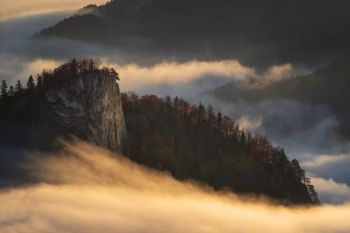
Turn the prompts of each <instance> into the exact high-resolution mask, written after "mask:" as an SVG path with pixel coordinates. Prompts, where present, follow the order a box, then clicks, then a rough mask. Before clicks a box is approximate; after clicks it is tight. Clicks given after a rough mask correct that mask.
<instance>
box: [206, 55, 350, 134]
mask: <svg viewBox="0 0 350 233" xmlns="http://www.w3.org/2000/svg"><path fill="white" fill-rule="evenodd" d="M349 86H350V61H349V60H344V61H342V62H337V63H332V64H329V65H327V66H325V67H322V68H320V69H318V70H316V71H314V72H313V73H311V74H308V75H303V76H297V77H292V78H289V79H285V80H281V81H279V82H275V83H272V84H270V85H268V86H266V87H265V88H260V89H250V88H241V87H239V86H237V85H235V84H233V83H230V84H227V85H225V86H222V87H219V88H216V89H214V90H212V91H209V94H210V95H212V96H214V97H216V98H218V99H220V100H223V101H225V102H237V101H239V100H240V99H242V100H245V101H248V102H258V101H263V100H269V99H288V100H294V101H298V102H301V103H306V104H317V105H324V106H327V107H328V108H329V109H330V110H331V111H332V112H333V113H334V114H335V115H336V116H337V118H338V119H339V120H340V127H339V130H340V131H341V132H342V133H343V134H344V135H346V136H347V137H350V123H349V117H350V110H349V107H348V105H349V100H350V92H349Z"/></svg>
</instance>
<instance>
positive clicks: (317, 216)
mask: <svg viewBox="0 0 350 233" xmlns="http://www.w3.org/2000/svg"><path fill="white" fill-rule="evenodd" d="M29 158H31V159H30V161H29V162H28V163H27V164H26V165H25V169H27V170H28V172H29V173H30V174H31V176H33V177H35V178H36V179H37V180H38V181H40V182H39V183H38V184H35V185H30V186H26V187H17V188H13V189H9V190H5V191H2V192H1V193H0V232H16V233H21V232H26V233H31V232H48V233H51V232H52V233H56V232H152V233H156V232H171V233H175V232H181V233H182V232H194V233H195V232H220V233H223V232H249V233H251V232H278V233H281V232H293V233H294V232H349V230H350V222H349V221H348V220H349V218H350V204H342V205H339V206H333V205H324V206H317V207H284V206H278V205H276V204H271V203H270V202H268V201H263V199H259V200H257V199H254V200H253V199H252V198H241V197H239V196H237V195H235V194H232V193H227V192H226V193H217V192H214V191H212V190H211V189H209V188H207V187H203V186H199V185H198V184H193V183H190V182H180V181H176V180H174V179H173V178H171V177H170V176H169V175H167V174H165V173H161V172H158V171H154V170H151V169H147V168H145V167H142V166H140V165H136V164H134V163H132V162H130V161H128V160H127V159H125V158H123V157H122V156H119V155H115V154H112V153H111V152H108V151H106V150H103V149H101V148H98V147H95V146H92V145H89V144H86V143H83V142H74V143H71V144H66V145H65V149H64V150H63V151H62V152H60V153H56V154H42V153H39V152H35V153H31V154H30V156H29Z"/></svg>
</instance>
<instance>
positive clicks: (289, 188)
mask: <svg viewBox="0 0 350 233" xmlns="http://www.w3.org/2000/svg"><path fill="white" fill-rule="evenodd" d="M123 109H124V113H125V117H126V124H127V132H128V141H127V147H126V151H125V153H126V155H127V156H128V157H130V158H131V159H132V160H134V161H136V162H138V163H141V164H146V165H148V166H151V167H154V168H157V169H160V170H166V171H169V172H170V173H171V174H172V175H173V176H174V177H176V178H178V179H194V180H199V181H201V182H204V183H207V184H209V185H211V186H212V187H214V188H215V189H222V188H229V189H230V190H233V191H235V192H238V193H251V194H264V195H267V196H269V197H272V198H275V199H279V200H282V201H287V202H288V201H291V202H293V203H309V202H317V201H318V198H317V193H316V192H315V190H314V189H313V186H312V185H311V183H310V180H309V178H307V177H306V176H305V174H304V171H303V170H302V169H301V168H300V166H299V163H298V161H297V160H293V161H291V162H290V161H289V160H288V158H287V157H286V155H285V153H284V151H283V149H281V148H274V147H272V146H271V145H270V144H269V142H268V141H267V139H266V138H264V137H262V136H258V135H257V136H252V135H251V134H250V133H247V132H244V131H241V130H240V129H239V126H238V124H236V123H235V122H234V121H233V120H232V119H231V118H229V117H227V116H222V115H221V113H214V112H213V110H212V107H211V106H209V107H208V108H205V107H204V106H203V105H201V104H199V105H198V106H197V105H191V104H189V103H188V102H186V101H184V100H183V99H179V98H175V99H171V98H170V97H167V98H165V99H161V98H158V97H156V96H154V95H149V96H143V97H138V96H137V95H134V94H124V95H123Z"/></svg>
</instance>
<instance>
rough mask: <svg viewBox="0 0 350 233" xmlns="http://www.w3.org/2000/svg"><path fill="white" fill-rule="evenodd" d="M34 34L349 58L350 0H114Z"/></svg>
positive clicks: (164, 47) (211, 55)
mask: <svg viewBox="0 0 350 233" xmlns="http://www.w3.org/2000/svg"><path fill="white" fill-rule="evenodd" d="M95 11H96V12H98V13H97V14H93V15H80V16H73V17H71V18H67V19H65V20H63V21H61V22H59V23H58V24H56V25H54V26H52V27H49V28H46V29H44V30H42V31H41V32H40V33H39V34H38V35H37V36H38V37H45V36H59V37H64V38H71V39H76V40H81V41H85V42H92V43H98V44H103V45H107V46H113V47H118V48H124V49H125V50H127V51H129V50H130V51H133V50H136V51H137V50H139V51H141V50H145V51H148V52H152V53H159V54H162V55H164V56H167V55H175V57H176V56H177V57H179V59H181V57H184V58H187V59H191V58H192V59H193V58H197V59H224V58H232V57H234V58H237V59H239V60H240V61H241V62H242V63H244V64H249V65H259V64H262V65H264V64H265V65H266V64H268V65H271V64H276V63H284V62H292V63H294V62H295V63H303V62H305V63H313V64H318V63H322V62H328V61H330V60H331V61H333V60H337V59H340V58H343V57H348V52H349V51H350V50H349V49H350V46H349V44H350V43H349V41H350V30H349V29H350V2H349V1H346V0H339V1H337V2H336V4H335V3H334V1H330V0H309V1H304V0H296V1H289V0H267V1H260V0H248V1H241V0H215V1H214V0H114V1H110V2H108V3H106V4H105V5H102V6H99V7H97V8H96V9H95Z"/></svg>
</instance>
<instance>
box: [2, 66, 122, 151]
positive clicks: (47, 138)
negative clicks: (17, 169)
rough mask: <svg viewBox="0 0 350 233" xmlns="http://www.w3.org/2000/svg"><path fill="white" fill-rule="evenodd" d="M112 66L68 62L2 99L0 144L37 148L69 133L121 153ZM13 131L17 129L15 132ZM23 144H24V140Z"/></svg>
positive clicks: (117, 94)
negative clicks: (18, 91)
mask: <svg viewBox="0 0 350 233" xmlns="http://www.w3.org/2000/svg"><path fill="white" fill-rule="evenodd" d="M118 79H119V77H118V74H117V73H116V72H115V71H114V70H113V69H108V68H102V69H101V68H99V67H98V66H97V65H96V64H94V61H93V60H82V61H76V60H72V61H71V62H68V63H66V64H63V65H62V66H60V67H58V68H56V69H55V70H54V71H51V72H43V73H42V74H41V75H39V76H38V81H37V83H36V86H35V85H34V86H33V87H32V88H29V89H25V90H23V91H22V92H21V93H16V94H15V95H14V96H11V97H8V98H7V99H4V100H2V101H1V109H2V110H4V111H1V114H0V119H1V121H0V122H1V125H0V129H2V130H4V132H8V133H5V134H6V135H7V136H6V137H5V136H4V137H0V144H1V143H2V142H4V141H5V142H6V143H7V144H8V142H9V141H10V142H11V137H12V136H11V135H12V134H13V133H12V132H14V131H16V132H24V133H20V135H18V133H17V134H16V135H13V138H14V139H13V140H12V141H14V142H16V143H17V142H20V145H21V146H23V145H26V144H30V145H29V146H28V147H31V148H32V147H42V145H44V146H45V145H48V144H49V143H50V142H52V141H54V140H55V139H56V138H60V137H63V138H65V137H70V136H74V137H77V138H79V139H83V140H86V141H88V142H92V143H94V144H97V145H99V146H102V147H105V148H108V149H110V150H113V151H117V152H121V151H122V149H123V143H124V140H125V137H126V126H125V121H124V113H123V109H122V104H121V94H120V91H119V86H118V83H117V80H118ZM14 129H16V130H14ZM23 142H25V143H23Z"/></svg>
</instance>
